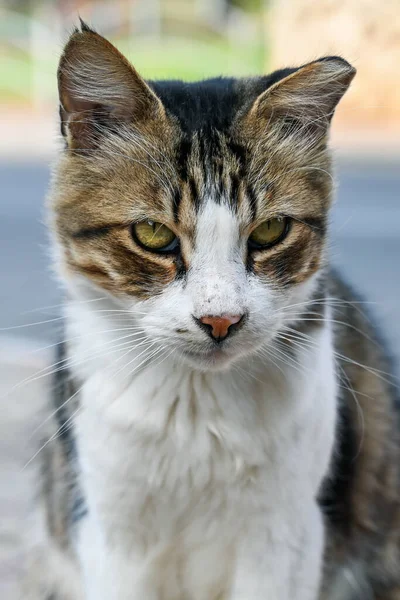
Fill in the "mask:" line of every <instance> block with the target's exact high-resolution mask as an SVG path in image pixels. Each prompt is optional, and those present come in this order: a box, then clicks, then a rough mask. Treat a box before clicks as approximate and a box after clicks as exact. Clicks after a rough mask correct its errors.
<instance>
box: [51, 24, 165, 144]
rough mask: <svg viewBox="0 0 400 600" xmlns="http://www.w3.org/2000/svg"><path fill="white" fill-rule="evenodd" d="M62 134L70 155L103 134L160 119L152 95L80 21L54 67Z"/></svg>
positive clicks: (121, 59) (125, 63)
mask: <svg viewBox="0 0 400 600" xmlns="http://www.w3.org/2000/svg"><path fill="white" fill-rule="evenodd" d="M58 90H59V98H60V117H61V131H62V134H63V135H64V137H65V138H66V140H67V144H68V146H69V147H70V148H72V149H74V150H77V151H79V150H88V149H92V148H95V147H96V146H97V145H98V144H99V141H100V140H101V137H102V135H104V133H105V131H106V130H110V129H112V130H114V131H118V125H121V123H132V124H135V125H137V126H140V124H142V123H143V122H145V121H146V120H147V119H156V118H157V117H159V116H160V115H161V114H163V112H164V110H163V106H162V103H161V101H160V100H159V99H158V97H157V96H156V94H155V93H154V92H153V91H152V90H151V89H150V87H149V86H148V85H147V83H146V82H145V81H144V79H142V78H141V77H140V75H139V74H138V73H137V71H136V70H135V69H134V68H133V66H132V65H131V64H130V63H129V62H128V60H127V59H126V58H125V57H124V56H123V55H122V54H121V53H120V52H119V51H118V50H117V49H116V48H115V47H114V46H113V45H112V44H111V43H110V42H108V41H107V40H106V39H104V38H103V37H102V36H100V35H99V34H97V33H96V32H94V31H92V30H91V29H89V27H88V26H87V25H86V24H85V23H83V22H81V29H80V30H76V31H75V32H74V33H73V34H72V35H71V37H70V39H69V40H68V42H67V44H66V46H65V48H64V52H63V54H62V56H61V59H60V64H59V67H58Z"/></svg>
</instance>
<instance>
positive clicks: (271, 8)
mask: <svg viewBox="0 0 400 600" xmlns="http://www.w3.org/2000/svg"><path fill="white" fill-rule="evenodd" d="M79 16H80V17H82V18H83V19H84V20H85V21H87V22H88V23H89V24H90V25H91V26H93V27H94V28H95V29H97V30H98V31H99V32H101V33H102V34H104V35H106V36H107V37H109V38H110V39H111V40H112V41H113V42H114V43H115V44H116V45H117V46H118V48H120V49H121V50H122V52H124V53H125V54H126V55H127V56H128V57H129V58H130V59H131V60H132V62H133V63H134V64H135V66H136V67H137V68H138V70H139V71H140V72H141V73H142V74H143V75H144V76H145V77H148V78H166V77H168V78H173V77H177V78H184V79H189V80H190V79H197V78H204V77H208V76H212V75H217V74H224V75H256V74H259V73H266V72H268V71H270V70H272V69H274V68H278V67H282V66H290V65H299V64H301V63H303V62H306V61H308V60H312V59H314V58H316V57H318V56H321V55H324V54H341V55H343V56H345V57H346V58H347V59H348V60H349V61H350V62H352V63H353V64H354V65H355V66H356V67H357V69H358V75H357V77H356V79H355V80H354V83H353V86H352V88H351V91H350V92H349V93H348V94H347V95H346V96H345V98H344V100H343V103H342V104H341V106H340V108H339V110H338V112H337V115H336V116H335V120H334V126H333V132H332V138H333V147H334V149H335V152H336V154H337V165H338V177H339V189H338V194H337V199H338V202H337V206H336V208H335V211H334V215H333V232H334V234H333V239H332V245H333V257H334V261H335V263H336V264H339V265H341V266H342V267H343V268H344V271H345V272H346V273H347V274H348V275H349V277H350V278H351V279H352V281H354V283H355V284H356V286H357V287H358V288H359V289H360V291H361V292H362V293H366V295H367V296H368V300H370V301H373V302H376V303H377V305H378V306H377V310H375V311H374V312H375V313H377V314H378V315H379V317H380V318H381V319H382V322H383V323H384V325H385V326H386V331H387V335H388V337H389V338H390V339H391V341H392V342H393V344H394V346H396V348H397V349H398V350H400V342H399V341H398V340H399V339H400V307H399V297H400V281H399V280H400V277H399V269H398V264H399V261H400V238H399V234H400V194H399V191H400V185H399V184H400V160H399V158H400V68H399V65H400V0H385V2H383V3H382V2H379V1H378V0H318V2H315V1H314V0H274V1H272V0H271V1H263V0H111V1H109V0H104V1H101V0H92V1H90V0H3V5H2V7H1V9H0V48H1V52H2V61H1V63H2V67H1V71H0V101H1V104H2V110H1V135H0V183H1V187H0V189H1V205H0V271H1V280H0V281H1V283H0V327H1V328H7V327H17V329H12V330H7V332H6V331H3V334H5V333H7V334H10V333H12V334H13V337H14V338H15V337H17V338H18V337H19V338H24V339H25V338H29V339H33V340H40V339H42V340H46V339H51V338H54V336H55V334H56V332H57V326H56V322H55V321H51V322H49V323H41V324H40V325H36V326H34V325H32V326H27V327H20V326H25V325H28V324H29V323H31V322H33V321H46V320H48V319H52V318H53V317H55V316H57V308H55V307H54V308H45V307H48V306H49V305H55V304H57V303H59V301H60V293H59V291H58V288H57V285H56V283H55V281H54V279H53V278H52V276H51V272H50V269H49V263H50V260H49V254H48V250H47V247H48V245H47V238H46V232H45V227H44V225H43V202H44V198H45V194H46V189H47V186H48V180H49V174H50V170H51V164H52V162H53V161H54V158H55V156H56V154H57V149H58V147H59V142H60V140H59V135H58V130H59V129H58V122H57V108H58V107H57V87H56V68H57V61H58V58H59V55H60V52H61V50H62V47H63V44H64V42H65V40H66V39H67V37H68V34H69V33H70V32H71V31H72V29H73V27H74V25H76V24H77V22H78V17H79ZM32 311H34V312H32Z"/></svg>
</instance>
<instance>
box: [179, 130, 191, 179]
mask: <svg viewBox="0 0 400 600" xmlns="http://www.w3.org/2000/svg"><path fill="white" fill-rule="evenodd" d="M191 151H192V141H191V140H190V139H188V138H184V139H183V140H182V141H181V143H180V145H179V147H178V151H177V163H178V170H179V173H180V176H181V178H182V179H183V180H184V181H186V180H187V177H188V173H187V162H188V157H189V154H190V153H191Z"/></svg>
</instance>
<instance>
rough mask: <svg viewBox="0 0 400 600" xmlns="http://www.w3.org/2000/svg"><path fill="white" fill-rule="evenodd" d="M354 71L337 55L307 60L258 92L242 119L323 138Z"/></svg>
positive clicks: (259, 124) (259, 125) (292, 132)
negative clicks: (307, 61)
mask: <svg viewBox="0 0 400 600" xmlns="http://www.w3.org/2000/svg"><path fill="white" fill-rule="evenodd" d="M355 73H356V71H355V69H354V68H353V67H352V66H351V65H350V64H349V63H348V62H347V61H345V60H344V59H343V58H340V57H336V56H332V57H325V58H321V59H319V60H316V61H314V62H311V63H309V64H307V65H304V66H303V67H300V68H299V69H296V70H294V71H292V72H291V73H290V74H289V75H287V76H286V77H283V78H282V79H280V80H278V81H277V82H276V83H274V84H273V85H272V86H270V87H269V88H268V89H267V90H265V91H264V92H262V93H261V94H260V95H259V96H258V97H257V99H256V100H255V102H254V104H253V105H252V107H251V109H250V111H249V113H248V114H247V116H246V118H247V119H248V120H250V121H252V122H253V124H255V123H257V124H258V127H257V129H258V130H259V128H260V127H266V128H268V127H273V126H274V125H275V126H276V125H277V126H278V128H282V129H285V130H286V131H290V133H291V134H302V133H304V134H306V135H307V136H313V135H314V136H315V135H318V136H321V137H323V136H324V135H325V133H326V131H327V129H328V127H329V124H330V121H331V119H332V116H333V113H334V111H335V108H336V106H337V104H338V102H339V100H340V99H341V98H342V96H343V94H344V93H345V92H346V90H347V88H348V87H349V85H350V83H351V81H352V79H353V77H354V75H355Z"/></svg>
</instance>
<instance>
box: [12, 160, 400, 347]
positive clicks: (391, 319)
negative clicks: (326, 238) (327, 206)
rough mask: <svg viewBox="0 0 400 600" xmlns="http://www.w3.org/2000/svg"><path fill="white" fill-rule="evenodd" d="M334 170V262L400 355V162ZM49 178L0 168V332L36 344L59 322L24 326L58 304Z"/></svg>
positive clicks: (18, 167) (36, 166) (41, 170)
mask: <svg viewBox="0 0 400 600" xmlns="http://www.w3.org/2000/svg"><path fill="white" fill-rule="evenodd" d="M337 170H338V179H339V188H338V193H337V203H336V206H335V208H334V211H333V215H332V219H333V235H332V255H333V261H334V263H335V264H336V265H339V266H340V267H341V268H342V269H343V271H344V273H345V274H346V275H347V276H348V278H349V279H350V280H351V281H352V282H353V283H354V285H355V286H356V288H357V289H358V290H359V291H360V292H361V293H362V294H363V295H364V296H365V297H366V298H367V299H368V300H369V301H372V302H374V303H376V304H374V305H372V306H371V309H372V312H373V313H375V315H376V316H377V319H378V322H381V323H382V324H383V326H384V329H385V333H386V335H387V338H388V339H389V341H390V342H391V344H392V346H393V347H394V349H395V351H396V352H397V353H398V355H400V303H399V300H400V267H399V265H400V161H394V160H393V161H392V162H390V161H388V160H379V158H377V159H375V160H372V159H371V158H368V159H363V160H359V161H357V160H354V158H353V159H347V160H346V159H341V160H339V161H338V169H337ZM49 173H50V169H49V166H48V165H46V163H44V162H37V163H34V162H30V163H21V164H19V163H16V162H10V163H9V164H7V163H6V162H2V163H0V186H1V188H0V189H1V202H0V281H1V284H0V327H12V326H16V327H17V328H16V329H14V330H12V331H9V332H7V333H9V334H10V333H13V334H15V335H16V336H21V337H23V338H26V337H28V338H31V339H38V340H46V339H50V340H51V339H54V338H55V337H56V335H57V332H58V330H59V327H58V324H57V322H53V323H43V324H41V325H37V326H32V327H25V325H27V324H28V323H31V322H34V321H42V320H47V319H51V318H53V317H56V316H57V309H43V310H40V309H42V308H43V307H47V306H49V305H54V304H57V303H59V302H60V292H59V289H58V287H57V283H56V281H55V278H54V277H53V276H52V275H51V271H50V266H49V265H50V255H49V244H48V239H47V234H46V228H45V225H44V223H43V221H44V218H43V217H44V210H43V205H44V198H45V194H46V189H47V186H48V180H49ZM32 311H33V312H32ZM21 325H22V326H23V327H20V326H21ZM0 334H1V332H0Z"/></svg>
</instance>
